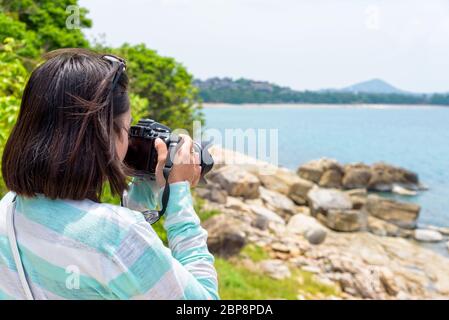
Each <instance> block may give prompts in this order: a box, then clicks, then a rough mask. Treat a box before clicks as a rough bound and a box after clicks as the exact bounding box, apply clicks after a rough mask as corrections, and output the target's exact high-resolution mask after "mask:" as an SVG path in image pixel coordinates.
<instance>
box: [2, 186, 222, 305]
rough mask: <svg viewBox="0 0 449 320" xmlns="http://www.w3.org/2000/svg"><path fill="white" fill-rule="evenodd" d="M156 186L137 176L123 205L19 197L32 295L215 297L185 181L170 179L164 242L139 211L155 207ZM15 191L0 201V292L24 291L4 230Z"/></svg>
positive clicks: (20, 238) (20, 295)
mask: <svg viewBox="0 0 449 320" xmlns="http://www.w3.org/2000/svg"><path fill="white" fill-rule="evenodd" d="M156 193H157V192H156V190H155V188H154V185H153V184H152V183H150V182H147V181H143V180H139V181H135V182H134V183H133V184H132V185H131V187H130V189H129V191H128V192H125V194H124V197H123V204H124V206H125V207H120V206H116V205H111V204H104V203H96V202H93V201H90V200H83V201H74V200H59V199H58V200H51V199H48V198H46V197H44V196H40V195H39V196H36V197H32V198H26V197H21V196H18V197H17V199H16V211H15V215H14V220H15V230H16V236H17V242H18V247H19V251H20V256H21V258H22V262H23V266H24V269H25V273H26V277H27V280H28V283H29V285H30V287H31V291H32V293H33V296H34V298H35V299H218V298H219V297H218V284H217V274H216V271H215V268H214V266H213V263H214V258H213V256H212V255H211V254H210V252H209V251H208V249H207V244H206V240H207V232H206V231H205V230H204V229H203V228H202V227H201V225H200V220H199V218H198V216H197V215H196V213H195V211H194V209H193V206H192V197H191V194H190V188H189V184H188V183H187V182H180V183H175V184H171V185H170V200H169V204H168V207H167V211H166V214H165V221H164V228H165V229H166V230H167V237H168V244H169V248H167V247H165V246H164V245H163V243H162V242H161V240H160V239H159V237H158V236H157V234H156V233H155V231H154V230H153V228H152V227H151V225H150V224H149V223H147V222H146V221H145V219H144V218H143V215H142V214H141V213H140V212H139V211H143V210H146V209H154V208H155V207H156V205H157V202H158V201H157V200H156V197H157V196H156ZM14 196H15V194H14V193H12V192H9V193H8V194H6V195H5V197H4V198H3V199H2V200H1V201H0V299H24V298H25V293H24V291H23V289H22V286H21V284H20V281H19V277H18V273H17V269H16V266H15V263H14V259H13V256H12V253H11V250H10V246H9V241H8V237H7V230H6V211H7V208H8V207H9V205H10V203H11V202H12V200H13V198H14ZM159 203H160V199H159ZM159 223H160V222H159Z"/></svg>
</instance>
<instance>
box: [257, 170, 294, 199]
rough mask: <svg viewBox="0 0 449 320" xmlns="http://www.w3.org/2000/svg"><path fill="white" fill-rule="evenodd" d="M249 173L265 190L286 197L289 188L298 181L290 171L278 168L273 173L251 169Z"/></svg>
mask: <svg viewBox="0 0 449 320" xmlns="http://www.w3.org/2000/svg"><path fill="white" fill-rule="evenodd" d="M250 172H251V173H253V174H255V175H256V176H257V177H258V178H259V180H260V182H261V183H262V185H263V186H264V187H265V188H267V189H269V190H272V191H276V192H279V193H281V194H284V195H287V194H288V192H289V190H290V186H291V185H293V184H294V183H296V182H297V181H298V180H299V179H300V178H299V177H298V176H297V175H294V174H292V172H291V171H290V170H287V169H285V168H278V169H276V171H275V172H273V173H271V172H265V171H264V170H258V169H257V168H253V169H252V170H250Z"/></svg>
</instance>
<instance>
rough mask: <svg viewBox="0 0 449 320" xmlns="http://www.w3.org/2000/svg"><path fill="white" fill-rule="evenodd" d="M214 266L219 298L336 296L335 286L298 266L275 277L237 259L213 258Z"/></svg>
mask: <svg viewBox="0 0 449 320" xmlns="http://www.w3.org/2000/svg"><path fill="white" fill-rule="evenodd" d="M215 268H216V269H217V273H218V283H219V293H220V297H221V299H224V300H231V299H241V300H269V299H287V300H296V299H298V295H302V296H303V297H304V298H305V299H322V298H325V297H329V296H338V295H339V291H338V289H337V288H335V287H333V286H328V285H325V284H322V283H320V282H318V281H317V280H316V279H315V277H314V275H313V274H311V273H309V272H305V271H301V270H299V269H295V270H293V271H292V276H291V277H290V278H286V279H282V280H276V279H273V278H271V277H269V276H267V275H265V274H262V273H261V272H257V271H256V272H255V271H252V270H248V269H246V268H245V267H244V266H242V265H240V264H239V262H238V261H230V260H225V259H222V258H217V259H216V260H215Z"/></svg>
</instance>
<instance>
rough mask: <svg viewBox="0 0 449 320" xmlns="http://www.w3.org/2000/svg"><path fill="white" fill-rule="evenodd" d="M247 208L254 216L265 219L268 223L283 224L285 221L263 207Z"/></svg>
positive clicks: (251, 205)
mask: <svg viewBox="0 0 449 320" xmlns="http://www.w3.org/2000/svg"><path fill="white" fill-rule="evenodd" d="M249 208H250V209H251V211H252V212H253V213H254V214H255V215H256V216H262V217H265V218H266V219H267V220H268V222H275V223H279V224H285V221H284V220H283V219H282V218H281V217H280V216H279V215H277V214H276V213H275V212H273V211H271V210H269V209H267V208H265V207H262V206H259V205H256V204H250V205H249Z"/></svg>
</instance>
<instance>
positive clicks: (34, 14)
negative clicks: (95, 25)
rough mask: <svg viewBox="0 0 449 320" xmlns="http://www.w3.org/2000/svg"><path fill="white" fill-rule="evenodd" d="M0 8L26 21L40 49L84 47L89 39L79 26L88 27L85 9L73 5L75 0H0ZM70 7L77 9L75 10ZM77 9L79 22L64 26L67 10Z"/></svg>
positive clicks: (88, 21)
mask: <svg viewBox="0 0 449 320" xmlns="http://www.w3.org/2000/svg"><path fill="white" fill-rule="evenodd" d="M0 8H2V11H3V12H4V13H6V15H8V16H10V17H12V18H14V19H16V20H17V21H19V22H22V23H24V24H25V25H26V30H27V31H32V32H34V33H35V37H36V44H38V46H39V48H41V49H43V51H50V50H53V49H58V48H67V47H88V46H89V42H88V41H87V39H86V38H85V37H84V35H83V33H82V31H81V29H82V28H88V27H91V25H92V21H91V20H89V19H88V18H87V17H86V15H87V13H88V11H87V10H86V9H85V8H80V7H78V5H77V0H58V1H52V0H0ZM70 8H76V9H77V10H78V9H79V11H78V12H74V11H71V10H70ZM74 13H79V26H77V27H75V28H72V27H71V26H69V27H68V25H67V22H68V19H69V22H72V21H70V16H71V14H74Z"/></svg>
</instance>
